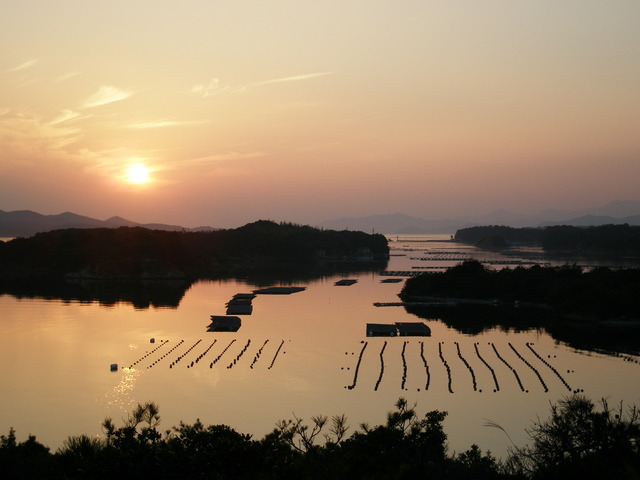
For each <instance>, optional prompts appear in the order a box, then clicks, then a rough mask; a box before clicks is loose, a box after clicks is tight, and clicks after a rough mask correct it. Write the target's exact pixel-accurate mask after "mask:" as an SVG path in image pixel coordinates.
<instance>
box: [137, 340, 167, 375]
mask: <svg viewBox="0 0 640 480" xmlns="http://www.w3.org/2000/svg"><path fill="white" fill-rule="evenodd" d="M167 343H169V340H160V345H158V346H157V347H156V348H154V349H153V350H150V351H148V352H146V353H145V354H144V355H143V356H142V357H140V358H139V359H138V360H136V361H135V362H133V363H132V364H131V365H129V368H133V366H134V365H137V364H138V363H140V362H141V361H143V360H144V359H145V358H147V357H148V356H149V355H151V354H152V353H154V352H155V351H156V350H158V349H159V348H162V347H164V346H165V345H166V344H167Z"/></svg>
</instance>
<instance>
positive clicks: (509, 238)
mask: <svg viewBox="0 0 640 480" xmlns="http://www.w3.org/2000/svg"><path fill="white" fill-rule="evenodd" d="M455 239H456V240H457V241H460V242H464V243H470V244H473V245H478V246H487V247H492V246H495V247H500V246H506V245H509V244H531V245H542V247H543V248H544V249H545V250H572V251H579V252H606V253H611V254H620V255H622V254H628V253H639V252H640V227H638V226H630V225H628V224H623V225H602V226H598V227H573V226H566V225H564V226H553V227H545V228H529V227H527V228H514V227H506V226H502V225H490V226H479V227H470V228H463V229H460V230H458V231H457V232H456V234H455Z"/></svg>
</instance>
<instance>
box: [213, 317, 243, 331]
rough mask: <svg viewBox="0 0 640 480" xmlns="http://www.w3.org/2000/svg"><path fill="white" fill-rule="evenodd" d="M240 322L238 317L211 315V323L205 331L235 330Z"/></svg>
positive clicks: (238, 327)
mask: <svg viewBox="0 0 640 480" xmlns="http://www.w3.org/2000/svg"><path fill="white" fill-rule="evenodd" d="M240 325H242V322H241V320H240V318H239V317H235V316H224V315H211V323H210V324H209V326H208V327H207V332H237V331H238V330H239V329H240Z"/></svg>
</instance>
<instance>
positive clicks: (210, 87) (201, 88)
mask: <svg viewBox="0 0 640 480" xmlns="http://www.w3.org/2000/svg"><path fill="white" fill-rule="evenodd" d="M333 73H335V72H315V73H305V74H303V75H292V76H290V77H281V78H272V79H269V80H263V81H261V82H255V83H251V84H249V85H248V86H230V85H223V84H222V83H221V82H220V79H219V78H215V77H214V78H212V79H211V80H209V82H208V83H198V84H196V85H194V86H193V87H191V93H194V94H196V95H199V96H201V97H202V98H207V97H214V96H216V95H222V94H229V93H240V92H244V91H246V90H247V89H248V88H250V87H262V86H264V85H271V84H274V83H286V82H300V81H304V80H310V79H312V78H317V77H323V76H325V75H331V74H333Z"/></svg>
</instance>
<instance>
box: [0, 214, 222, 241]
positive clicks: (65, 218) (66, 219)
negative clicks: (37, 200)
mask: <svg viewBox="0 0 640 480" xmlns="http://www.w3.org/2000/svg"><path fill="white" fill-rule="evenodd" d="M117 227H145V228H149V229H153V230H170V231H209V230H216V229H215V228H213V227H196V228H185V227H181V226H178V225H165V224H163V223H136V222H132V221H130V220H127V219H125V218H122V217H111V218H108V219H107V220H96V219H95V218H91V217H85V216H82V215H77V214H75V213H71V212H65V213H60V214H58V215H43V214H41V213H36V212H32V211H31V210H16V211H13V212H5V211H3V210H0V237H28V236H31V235H35V234H36V233H38V232H48V231H50V230H59V229H62V228H117Z"/></svg>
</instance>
